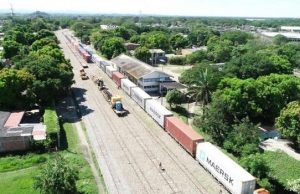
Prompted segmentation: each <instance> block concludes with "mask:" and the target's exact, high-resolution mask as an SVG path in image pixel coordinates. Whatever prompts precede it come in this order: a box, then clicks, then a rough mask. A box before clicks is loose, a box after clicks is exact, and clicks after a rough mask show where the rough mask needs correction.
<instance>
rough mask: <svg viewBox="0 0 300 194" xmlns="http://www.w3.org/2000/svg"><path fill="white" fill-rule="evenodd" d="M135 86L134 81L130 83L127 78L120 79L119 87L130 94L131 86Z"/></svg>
mask: <svg viewBox="0 0 300 194" xmlns="http://www.w3.org/2000/svg"><path fill="white" fill-rule="evenodd" d="M134 87H137V86H136V85H135V84H134V83H132V82H131V81H130V80H129V79H121V88H122V89H123V90H124V91H125V92H126V93H127V94H128V95H129V96H131V88H134Z"/></svg>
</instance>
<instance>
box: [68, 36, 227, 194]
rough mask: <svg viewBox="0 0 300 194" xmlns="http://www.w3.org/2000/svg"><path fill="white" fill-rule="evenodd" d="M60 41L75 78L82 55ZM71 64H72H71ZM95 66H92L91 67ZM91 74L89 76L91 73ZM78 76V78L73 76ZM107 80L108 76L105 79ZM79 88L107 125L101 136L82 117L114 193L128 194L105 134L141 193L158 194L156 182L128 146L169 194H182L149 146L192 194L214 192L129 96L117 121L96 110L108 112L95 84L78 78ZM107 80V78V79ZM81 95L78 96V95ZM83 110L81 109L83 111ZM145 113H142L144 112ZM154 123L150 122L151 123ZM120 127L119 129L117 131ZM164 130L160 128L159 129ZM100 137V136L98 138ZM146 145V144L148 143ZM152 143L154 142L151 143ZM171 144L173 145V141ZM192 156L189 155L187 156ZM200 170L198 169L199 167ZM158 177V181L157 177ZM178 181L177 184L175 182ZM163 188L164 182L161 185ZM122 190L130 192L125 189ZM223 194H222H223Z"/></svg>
mask: <svg viewBox="0 0 300 194" xmlns="http://www.w3.org/2000/svg"><path fill="white" fill-rule="evenodd" d="M62 38H63V39H64V40H65V43H66V44H65V45H66V46H67V47H68V49H67V50H68V51H69V52H70V54H71V55H74V57H75V58H76V60H77V63H75V64H76V66H75V68H74V71H75V72H74V73H75V75H76V74H78V70H79V69H80V68H82V67H81V66H82V61H83V59H81V56H80V55H79V54H78V53H77V52H76V51H75V52H74V49H73V47H72V46H70V44H69V43H68V42H67V40H66V39H65V37H63V35H62ZM73 65H74V64H73ZM93 65H94V64H93ZM89 66H90V68H88V69H86V71H87V72H88V73H89V75H92V74H93V75H94V74H95V73H97V74H98V75H101V77H105V76H107V75H106V74H105V73H104V72H102V70H101V69H99V67H98V66H96V65H94V66H92V65H89ZM96 69H97V70H96ZM91 73H92V74H91ZM76 76H78V75H76ZM106 78H108V76H107V77H106ZM77 79H79V83H80V84H78V83H77V84H78V86H79V87H82V88H85V89H87V90H88V91H87V92H89V93H90V94H91V95H89V99H88V101H86V102H85V103H83V105H86V106H87V107H97V109H96V110H95V111H96V112H97V115H96V116H97V117H99V116H100V117H102V119H103V122H105V123H107V124H108V125H106V126H107V127H106V129H105V130H102V132H101V133H100V132H99V131H100V130H99V123H97V122H95V120H96V119H95V117H96V116H95V115H94V117H93V116H90V115H87V116H84V118H83V119H84V122H85V123H86V125H87V126H89V128H90V129H91V130H89V132H90V134H89V138H93V139H94V142H96V145H97V147H98V149H99V151H100V153H99V154H101V156H103V157H104V158H103V159H104V160H103V161H104V162H105V164H106V166H107V168H108V171H109V176H110V177H111V179H112V181H113V183H114V190H115V191H116V192H115V193H127V192H124V190H123V189H122V188H124V187H122V183H124V180H120V177H118V176H116V175H115V174H114V173H112V172H114V171H115V170H116V169H114V168H113V166H114V165H113V164H112V163H111V158H110V153H109V152H110V147H109V145H106V144H105V140H104V139H103V138H102V135H104V134H106V135H109V136H112V137H115V138H116V141H115V142H117V144H118V147H120V148H121V149H122V153H124V156H125V158H124V161H127V163H128V164H129V165H130V168H131V172H133V173H134V176H136V177H137V180H138V181H139V182H140V183H139V185H140V188H142V190H143V192H142V193H159V191H158V190H156V188H158V185H155V183H157V181H153V178H151V177H150V178H149V177H148V174H147V173H148V172H147V171H145V167H144V166H143V163H141V161H138V159H137V158H136V153H134V151H135V150H134V149H133V147H132V145H131V144H135V145H138V147H140V149H141V151H142V153H139V154H140V155H143V156H145V158H147V160H148V161H149V163H150V164H149V163H147V165H149V166H150V167H151V169H152V170H154V171H155V172H152V173H154V174H156V175H158V177H157V179H160V180H162V181H163V182H164V183H165V184H166V185H167V187H168V190H169V192H168V193H184V191H182V190H181V189H180V187H179V186H178V185H177V183H178V179H176V180H174V178H175V176H174V172H171V171H170V173H169V171H168V168H167V171H164V172H162V171H161V169H160V168H159V163H160V160H159V159H158V158H159V157H158V154H157V153H156V152H154V151H153V149H152V148H151V146H153V145H158V146H157V147H159V148H157V149H158V150H159V152H160V155H161V154H163V155H165V156H166V157H167V159H168V161H170V162H172V163H173V165H174V167H175V168H176V169H177V170H176V173H175V174H176V176H177V175H178V176H183V177H184V179H185V180H187V181H189V183H190V186H191V187H193V191H194V192H193V193H213V192H212V191H209V190H207V189H206V188H205V187H203V186H202V184H203V183H202V182H200V181H199V180H198V178H197V177H196V176H195V175H194V172H192V170H191V169H190V168H187V166H186V164H184V163H182V161H180V160H179V159H178V154H176V153H175V152H174V151H172V149H170V148H169V147H168V146H167V145H166V143H165V142H164V140H163V139H162V138H161V137H160V135H158V134H157V133H155V132H153V130H152V128H149V127H148V126H147V124H146V123H145V120H144V119H143V118H142V117H141V116H140V115H139V111H140V110H139V109H140V107H138V105H136V104H135V103H132V100H131V99H130V98H129V97H125V98H124V102H125V107H126V108H127V109H129V110H130V112H131V114H130V115H128V116H127V117H126V118H118V117H116V115H115V114H114V113H113V111H112V110H111V112H102V111H98V110H100V109H101V108H103V109H104V106H107V107H106V109H107V108H108V109H110V107H109V105H108V103H107V102H106V101H105V100H104V97H103V96H102V95H100V96H101V97H99V94H100V92H99V90H98V88H97V87H96V85H95V84H94V83H93V82H92V81H84V82H82V81H81V80H80V78H79V77H77ZM108 80H109V79H108ZM105 83H106V84H107V86H108V87H109V88H110V89H112V90H113V94H120V93H122V95H123V96H127V95H126V94H125V92H123V91H118V90H117V89H116V86H115V85H114V82H113V81H112V80H111V81H107V82H105ZM79 95H80V94H79ZM83 111H84V110H83ZM144 114H145V113H144ZM114 117H115V118H116V120H114V121H113V120H112V118H114ZM137 121H138V123H139V125H132V124H131V123H136V122H137ZM151 122H152V124H153V121H151ZM120 127H121V130H119V129H118V128H120ZM160 130H163V129H160ZM140 131H143V134H141V135H140V133H139V132H140ZM99 134H100V135H99ZM125 134H129V137H130V138H132V141H131V142H130V141H128V140H127V141H125V140H124V139H123V138H124V137H126V135H125ZM146 136H147V138H151V142H149V141H144V139H145V137H146ZM147 142H148V143H147ZM153 142H154V143H153ZM173 144H174V142H173ZM185 157H186V156H185ZM190 157H191V156H190ZM199 168H200V166H199ZM132 175H133V174H130V175H128V176H132ZM159 177H160V178H159ZM176 181H177V182H176ZM161 184H162V185H163V183H161ZM125 191H130V189H129V190H125ZM224 193H225V192H224Z"/></svg>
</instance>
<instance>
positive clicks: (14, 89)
mask: <svg viewBox="0 0 300 194" xmlns="http://www.w3.org/2000/svg"><path fill="white" fill-rule="evenodd" d="M34 81H35V77H34V76H33V75H32V74H30V73H29V72H27V71H26V70H24V69H22V70H16V69H6V68H4V69H2V70H0V108H12V109H18V108H25V107H26V106H28V105H30V104H31V102H32V101H31V100H32V99H34V95H33V93H32V88H33V82H34Z"/></svg>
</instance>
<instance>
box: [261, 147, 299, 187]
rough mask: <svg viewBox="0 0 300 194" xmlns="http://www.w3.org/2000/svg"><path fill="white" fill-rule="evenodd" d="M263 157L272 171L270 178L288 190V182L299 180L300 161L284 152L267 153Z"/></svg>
mask: <svg viewBox="0 0 300 194" xmlns="http://www.w3.org/2000/svg"><path fill="white" fill-rule="evenodd" d="M263 157H264V160H265V163H266V164H267V166H268V167H269V169H270V171H269V176H270V177H272V178H273V179H275V180H277V181H278V182H279V183H281V184H283V185H284V186H285V187H286V188H288V187H287V183H288V181H290V180H296V179H299V175H300V161H298V160H296V159H294V158H292V157H290V156H289V155H287V154H285V153H283V152H265V153H264V154H263Z"/></svg>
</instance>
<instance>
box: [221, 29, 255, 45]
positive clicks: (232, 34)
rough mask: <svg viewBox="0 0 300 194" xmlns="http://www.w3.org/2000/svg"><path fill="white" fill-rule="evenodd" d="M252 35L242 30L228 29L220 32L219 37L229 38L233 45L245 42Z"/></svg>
mask: <svg viewBox="0 0 300 194" xmlns="http://www.w3.org/2000/svg"><path fill="white" fill-rule="evenodd" d="M252 38H253V37H252V35H251V34H249V33H247V32H242V31H228V32H224V33H222V34H221V39H223V40H230V41H231V42H233V44H234V45H240V44H246V43H247V41H248V40H249V39H252Z"/></svg>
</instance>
